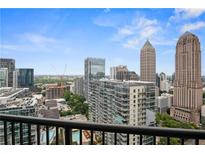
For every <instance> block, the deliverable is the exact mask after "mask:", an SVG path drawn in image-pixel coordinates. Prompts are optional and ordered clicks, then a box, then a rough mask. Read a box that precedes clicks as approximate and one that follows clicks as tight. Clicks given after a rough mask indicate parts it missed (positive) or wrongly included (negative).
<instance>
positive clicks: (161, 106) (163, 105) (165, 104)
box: [156, 93, 173, 113]
mask: <svg viewBox="0 0 205 154" xmlns="http://www.w3.org/2000/svg"><path fill="white" fill-rule="evenodd" d="M156 101H157V107H158V112H159V113H167V111H168V109H170V107H171V105H172V104H173V95H171V94H167V93H163V94H162V95H161V96H158V97H157V98H156Z"/></svg>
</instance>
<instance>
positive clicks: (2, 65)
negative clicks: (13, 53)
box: [0, 58, 15, 87]
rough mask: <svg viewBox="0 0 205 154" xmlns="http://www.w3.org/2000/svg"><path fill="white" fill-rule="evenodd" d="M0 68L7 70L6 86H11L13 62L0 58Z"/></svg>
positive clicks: (12, 60)
mask: <svg viewBox="0 0 205 154" xmlns="http://www.w3.org/2000/svg"><path fill="white" fill-rule="evenodd" d="M0 68H7V69H8V86H9V87H12V86H13V71H14V70H15V60H14V59H5V58H0Z"/></svg>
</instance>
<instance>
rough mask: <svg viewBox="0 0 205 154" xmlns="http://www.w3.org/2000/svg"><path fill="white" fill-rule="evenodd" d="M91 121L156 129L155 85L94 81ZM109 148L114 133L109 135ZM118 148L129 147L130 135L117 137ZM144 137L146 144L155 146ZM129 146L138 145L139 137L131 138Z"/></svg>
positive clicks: (90, 111)
mask: <svg viewBox="0 0 205 154" xmlns="http://www.w3.org/2000/svg"><path fill="white" fill-rule="evenodd" d="M89 90H90V93H89V98H88V102H89V115H90V120H91V121H93V122H97V123H109V124H122V125H131V126H153V125H154V123H155V111H156V102H155V84H154V83H151V82H141V81H119V80H108V79H101V80H92V81H91V82H90V86H89ZM105 136H106V137H105V143H106V144H114V135H113V133H106V135H105ZM117 138H118V140H117V144H126V143H127V142H126V141H127V135H126V134H118V135H117ZM152 141H153V140H152V138H150V137H144V138H143V144H152ZM129 143H130V144H139V136H137V135H135V136H134V135H130V136H129Z"/></svg>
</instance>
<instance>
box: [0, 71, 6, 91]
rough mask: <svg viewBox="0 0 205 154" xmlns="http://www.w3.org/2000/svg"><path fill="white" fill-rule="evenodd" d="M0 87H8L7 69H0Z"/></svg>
mask: <svg viewBox="0 0 205 154" xmlns="http://www.w3.org/2000/svg"><path fill="white" fill-rule="evenodd" d="M0 87H8V69H7V68H0Z"/></svg>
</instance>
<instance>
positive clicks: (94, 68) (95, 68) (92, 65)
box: [84, 58, 105, 99]
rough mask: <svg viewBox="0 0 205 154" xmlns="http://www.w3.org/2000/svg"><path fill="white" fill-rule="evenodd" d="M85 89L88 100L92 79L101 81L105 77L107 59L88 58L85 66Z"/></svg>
mask: <svg viewBox="0 0 205 154" xmlns="http://www.w3.org/2000/svg"><path fill="white" fill-rule="evenodd" d="M84 71H85V73H84V89H85V98H86V99H88V93H89V82H90V81H91V80H92V79H101V78H104V77H105V59H101V58H87V59H85V66H84Z"/></svg>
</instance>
